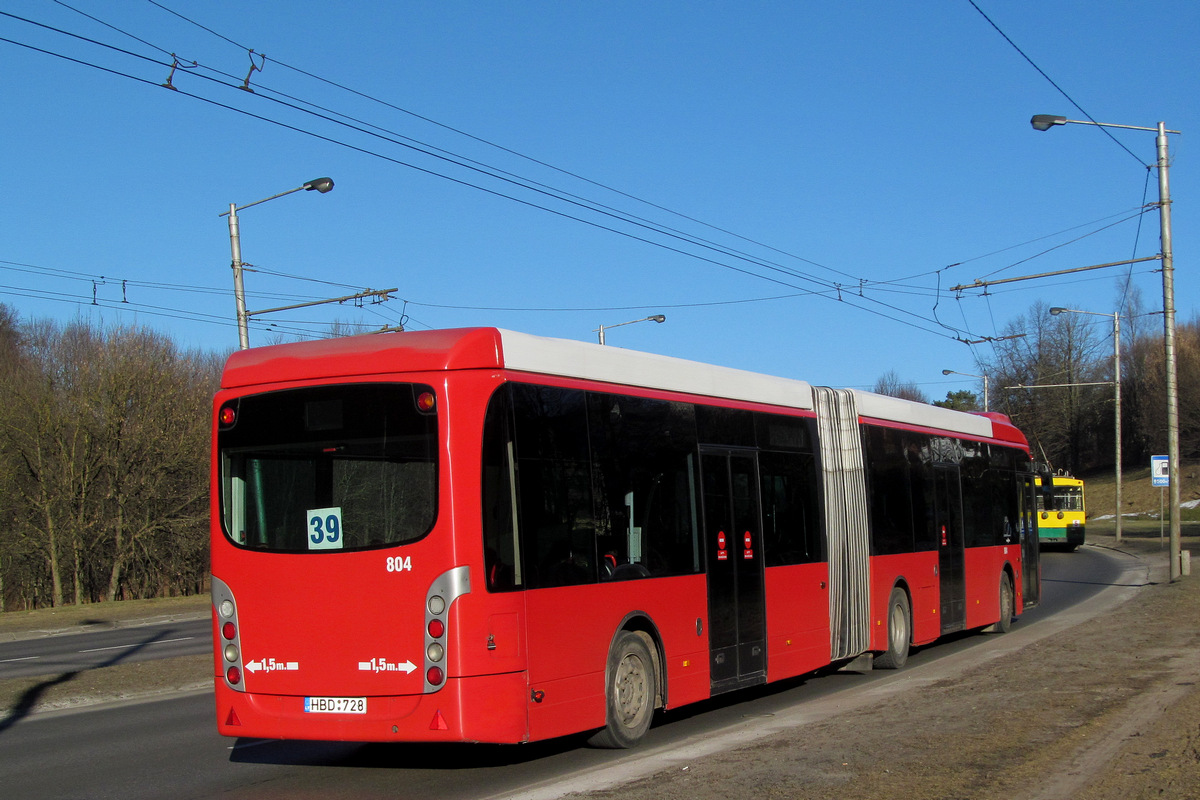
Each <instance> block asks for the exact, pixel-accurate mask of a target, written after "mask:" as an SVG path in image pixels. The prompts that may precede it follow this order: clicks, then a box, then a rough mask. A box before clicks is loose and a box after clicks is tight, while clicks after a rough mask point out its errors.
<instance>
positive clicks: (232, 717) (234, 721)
mask: <svg viewBox="0 0 1200 800" xmlns="http://www.w3.org/2000/svg"><path fill="white" fill-rule="evenodd" d="M225 724H226V725H237V726H238V727H241V725H242V721H241V720H240V719H238V715H237V712H236V711H234V710H233V709H232V708H231V709H229V716H228V717H226V718H225Z"/></svg>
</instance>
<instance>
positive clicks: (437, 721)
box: [429, 711, 450, 731]
mask: <svg viewBox="0 0 1200 800" xmlns="http://www.w3.org/2000/svg"><path fill="white" fill-rule="evenodd" d="M429 730H431V731H448V730H450V726H449V725H447V724H446V718H445V717H443V716H442V712H441V711H435V712H433V722H430V723H429Z"/></svg>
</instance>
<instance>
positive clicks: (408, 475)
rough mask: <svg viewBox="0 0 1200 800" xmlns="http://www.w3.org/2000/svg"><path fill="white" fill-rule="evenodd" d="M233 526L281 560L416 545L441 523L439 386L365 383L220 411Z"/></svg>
mask: <svg viewBox="0 0 1200 800" xmlns="http://www.w3.org/2000/svg"><path fill="white" fill-rule="evenodd" d="M218 418H219V430H218V433H217V448H218V457H219V459H220V469H221V486H220V491H221V521H222V525H223V527H224V530H225V534H226V536H228V537H229V538H230V539H231V540H232V541H233V542H235V543H236V544H239V545H244V546H246V547H251V548H255V549H261V550H274V551H281V552H329V551H338V550H361V549H364V548H371V547H384V546H389V545H397V544H404V543H406V542H412V541H415V540H417V539H419V538H421V537H422V536H424V535H425V534H426V533H428V532H429V530H430V529H431V528H432V527H433V523H434V519H435V517H436V515H437V475H438V469H437V466H438V465H437V452H438V448H437V410H436V401H435V395H434V392H433V389H432V387H429V386H424V385H420V384H365V385H364V384H354V385H338V386H322V387H316V388H310V389H293V390H287V391H280V392H271V393H268V394H260V395H252V396H249V397H242V398H238V399H236V400H231V401H229V402H227V403H226V404H224V405H223V406H222V407H221V409H220V411H219V412H218Z"/></svg>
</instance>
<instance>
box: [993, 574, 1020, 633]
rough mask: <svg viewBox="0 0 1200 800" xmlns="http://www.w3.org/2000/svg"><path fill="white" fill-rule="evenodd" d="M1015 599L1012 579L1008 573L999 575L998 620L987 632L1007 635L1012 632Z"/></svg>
mask: <svg viewBox="0 0 1200 800" xmlns="http://www.w3.org/2000/svg"><path fill="white" fill-rule="evenodd" d="M1016 605H1017V597H1016V593H1015V592H1014V591H1013V582H1012V578H1011V577H1009V574H1008V572H1001V573H1000V619H999V620H998V621H997V622H996V624H995V625H993V626H991V627H990V628H989V629H988V630H989V631H991V632H992V633H1008V632H1009V631H1010V630H1012V621H1013V614H1015V613H1016Z"/></svg>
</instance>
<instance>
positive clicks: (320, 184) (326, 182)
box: [304, 178, 333, 194]
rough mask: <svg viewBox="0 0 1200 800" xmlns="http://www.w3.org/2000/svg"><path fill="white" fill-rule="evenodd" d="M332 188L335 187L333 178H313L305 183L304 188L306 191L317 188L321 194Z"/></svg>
mask: <svg viewBox="0 0 1200 800" xmlns="http://www.w3.org/2000/svg"><path fill="white" fill-rule="evenodd" d="M332 188H333V179H332V178H316V179H314V180H311V181H309V182H308V183H306V184H304V190H305V191H306V192H311V191H312V190H313V189H316V190H317V191H318V192H320V193H321V194H325V193H326V192H328V191H329V190H330V189H332Z"/></svg>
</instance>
